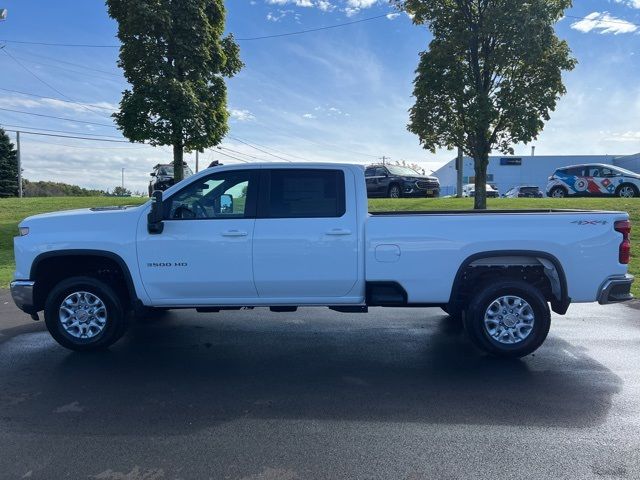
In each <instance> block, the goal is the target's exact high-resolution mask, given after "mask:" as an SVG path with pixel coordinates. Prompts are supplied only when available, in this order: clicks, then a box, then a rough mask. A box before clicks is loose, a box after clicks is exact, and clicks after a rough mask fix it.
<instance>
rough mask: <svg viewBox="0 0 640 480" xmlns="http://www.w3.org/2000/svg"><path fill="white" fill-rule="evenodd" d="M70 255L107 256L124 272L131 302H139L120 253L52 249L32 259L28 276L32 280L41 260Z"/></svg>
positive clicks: (129, 272) (127, 268)
mask: <svg viewBox="0 0 640 480" xmlns="http://www.w3.org/2000/svg"><path fill="white" fill-rule="evenodd" d="M71 256H86V257H102V258H108V259H109V260H113V261H114V262H116V263H117V264H118V266H119V267H120V268H121V269H122V273H123V274H124V280H125V283H126V286H127V291H128V292H129V296H130V298H131V302H132V304H133V305H135V304H138V303H140V300H139V298H138V294H137V293H136V288H135V285H134V283H133V277H132V276H131V271H130V270H129V267H128V265H127V263H126V262H125V261H124V260H123V259H122V257H121V256H120V255H118V254H116V253H113V252H110V251H108V250H90V249H69V250H53V251H51V252H44V253H41V254H40V255H38V256H37V257H36V258H35V259H34V260H33V263H32V264H31V270H30V272H29V278H30V279H32V280H34V279H35V278H36V273H37V271H38V266H39V264H40V263H41V262H42V261H43V260H47V259H49V258H57V257H71Z"/></svg>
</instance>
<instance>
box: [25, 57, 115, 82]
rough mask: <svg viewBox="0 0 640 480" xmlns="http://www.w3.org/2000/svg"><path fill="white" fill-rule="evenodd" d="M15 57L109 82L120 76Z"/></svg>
mask: <svg viewBox="0 0 640 480" xmlns="http://www.w3.org/2000/svg"><path fill="white" fill-rule="evenodd" d="M15 57H16V58H19V59H21V60H23V61H25V62H29V63H31V64H37V65H46V66H48V67H51V68H57V69H60V70H64V71H66V72H72V73H75V74H78V75H85V76H88V77H93V78H100V79H104V80H108V81H111V82H115V81H117V80H118V78H121V77H120V76H119V75H115V74H111V73H108V74H105V73H102V74H97V73H91V72H83V71H80V70H77V69H74V68H69V67H64V66H61V65H56V64H54V63H49V62H43V61H42V60H33V59H31V58H24V57H21V56H18V55H16V56H15ZM54 61H56V60H54ZM82 68H88V67H82ZM106 75H112V76H113V78H109V77H107V76H106Z"/></svg>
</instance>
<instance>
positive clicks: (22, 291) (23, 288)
mask: <svg viewBox="0 0 640 480" xmlns="http://www.w3.org/2000/svg"><path fill="white" fill-rule="evenodd" d="M34 286H35V282H32V281H31V280H14V281H13V282H11V284H10V288H11V298H13V301H14V303H15V304H16V305H17V307H18V308H19V309H20V310H22V311H23V312H26V313H35V312H36V309H35V305H34V302H33V288H34Z"/></svg>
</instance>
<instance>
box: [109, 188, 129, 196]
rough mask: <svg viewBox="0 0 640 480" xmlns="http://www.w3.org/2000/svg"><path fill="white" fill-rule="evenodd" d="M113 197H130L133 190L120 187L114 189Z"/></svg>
mask: <svg viewBox="0 0 640 480" xmlns="http://www.w3.org/2000/svg"><path fill="white" fill-rule="evenodd" d="M111 195H112V196H114V197H130V196H131V190H129V189H128V188H124V187H121V186H119V185H118V186H117V187H116V188H114V189H113V192H112V193H111Z"/></svg>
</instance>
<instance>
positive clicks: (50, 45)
mask: <svg viewBox="0 0 640 480" xmlns="http://www.w3.org/2000/svg"><path fill="white" fill-rule="evenodd" d="M0 42H6V43H18V44H21V45H41V46H45V47H80V48H120V45H95V44H90V43H49V42H27V41H24V40H10V39H7V38H0Z"/></svg>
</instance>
